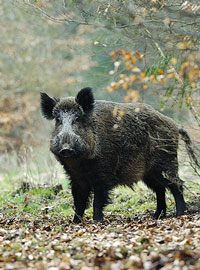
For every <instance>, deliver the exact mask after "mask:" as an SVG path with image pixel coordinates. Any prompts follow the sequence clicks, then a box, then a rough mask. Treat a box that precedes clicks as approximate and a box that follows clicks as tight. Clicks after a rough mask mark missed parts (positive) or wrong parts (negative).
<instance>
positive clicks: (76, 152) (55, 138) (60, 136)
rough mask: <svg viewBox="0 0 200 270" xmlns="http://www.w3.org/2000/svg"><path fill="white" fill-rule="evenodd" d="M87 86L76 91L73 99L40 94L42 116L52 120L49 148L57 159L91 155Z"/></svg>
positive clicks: (91, 104) (90, 105)
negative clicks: (52, 129)
mask: <svg viewBox="0 0 200 270" xmlns="http://www.w3.org/2000/svg"><path fill="white" fill-rule="evenodd" d="M93 107H94V97H93V94H92V90H91V88H84V89H82V90H80V92H79V93H78V94H77V96H76V98H73V97H68V98H64V99H61V100H59V99H57V98H51V97H49V96H48V95H47V94H45V93H41V110H42V114H43V116H44V117H45V118H46V119H49V120H51V119H55V130H54V131H53V134H52V139H51V143H50V150H51V151H52V152H53V154H54V155H56V156H57V157H59V158H73V157H74V158H78V157H86V158H92V157H93V156H94V146H95V136H94V130H93V129H94V123H93V121H92V111H93Z"/></svg>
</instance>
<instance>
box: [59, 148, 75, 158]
mask: <svg viewBox="0 0 200 270" xmlns="http://www.w3.org/2000/svg"><path fill="white" fill-rule="evenodd" d="M59 154H60V155H61V156H62V157H71V156H74V155H76V152H75V150H74V149H72V148H68V147H64V148H62V149H61V150H60V151H59Z"/></svg>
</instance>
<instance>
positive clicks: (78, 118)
mask: <svg viewBox="0 0 200 270" xmlns="http://www.w3.org/2000/svg"><path fill="white" fill-rule="evenodd" d="M79 120H80V117H75V118H74V119H73V122H72V124H75V123H77V122H78V121H79Z"/></svg>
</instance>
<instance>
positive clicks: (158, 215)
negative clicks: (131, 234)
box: [153, 210, 166, 219]
mask: <svg viewBox="0 0 200 270" xmlns="http://www.w3.org/2000/svg"><path fill="white" fill-rule="evenodd" d="M165 217H166V211H164V212H163V210H161V211H160V210H159V211H158V210H157V211H156V212H155V214H154V215H153V219H160V218H165Z"/></svg>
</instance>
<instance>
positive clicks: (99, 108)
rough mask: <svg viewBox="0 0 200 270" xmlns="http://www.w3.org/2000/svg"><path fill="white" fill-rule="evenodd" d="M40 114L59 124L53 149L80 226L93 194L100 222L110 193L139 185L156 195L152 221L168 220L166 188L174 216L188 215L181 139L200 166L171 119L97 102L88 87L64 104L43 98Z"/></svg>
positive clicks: (148, 110)
mask: <svg viewBox="0 0 200 270" xmlns="http://www.w3.org/2000/svg"><path fill="white" fill-rule="evenodd" d="M41 111H42V114H43V116H44V117H45V118H46V119H49V120H51V119H55V130H54V131H53V134H52V138H51V141H50V150H51V152H52V153H53V154H54V155H55V157H56V159H57V160H58V161H59V162H60V163H61V164H62V165H63V167H64V170H65V171H66V173H67V175H68V176H69V178H70V184H71V190H72V195H73V199H74V206H75V215H74V219H73V221H74V222H75V223H78V222H81V221H82V217H83V214H84V211H85V209H86V206H87V203H88V199H89V197H90V194H91V193H94V201H93V219H94V220H95V221H100V222H102V221H103V208H104V206H105V205H107V204H108V202H109V193H110V191H111V190H112V189H113V188H114V187H116V186H118V185H127V186H129V187H132V185H133V184H134V183H137V182H138V181H140V180H142V181H143V182H144V183H145V184H146V185H147V186H148V187H149V188H151V189H152V190H153V191H154V192H155V193H156V198H157V209H156V212H155V214H154V219H158V218H159V217H160V216H161V215H163V216H165V215H166V202H165V192H166V188H168V189H169V190H170V191H171V192H172V194H173V196H174V198H175V203H176V216H180V215H182V214H183V213H184V211H185V209H186V204H185V201H184V198H183V184H182V180H181V179H180V178H179V176H178V161H177V149H178V141H179V134H181V135H182V138H183V140H184V141H185V143H186V146H187V150H188V152H189V154H190V156H191V157H192V158H193V160H194V161H195V162H196V164H198V161H197V159H196V157H195V155H194V152H193V149H192V147H191V140H190V137H189V136H188V134H187V132H186V131H185V130H184V129H183V128H178V127H177V125H176V124H175V123H174V121H173V120H172V119H170V118H168V117H166V116H164V115H162V114H161V113H159V112H157V111H155V110H154V109H153V108H152V107H151V106H149V105H144V104H140V103H136V104H132V103H116V102H107V101H100V100H94V96H93V93H92V89H91V88H89V87H88V88H84V89H82V90H80V91H79V93H78V94H77V96H76V97H75V98H74V97H67V98H63V99H61V100H60V99H58V98H51V97H49V96H48V95H47V94H45V93H41ZM198 166H199V164H198Z"/></svg>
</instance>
